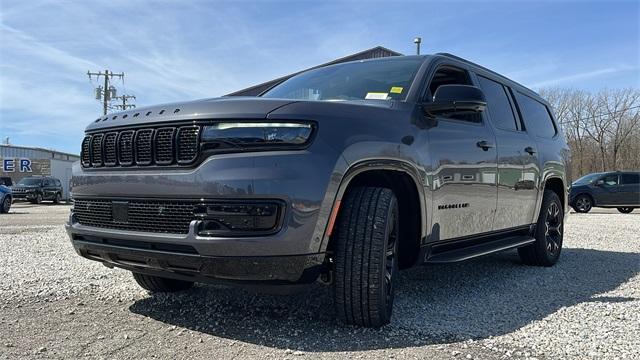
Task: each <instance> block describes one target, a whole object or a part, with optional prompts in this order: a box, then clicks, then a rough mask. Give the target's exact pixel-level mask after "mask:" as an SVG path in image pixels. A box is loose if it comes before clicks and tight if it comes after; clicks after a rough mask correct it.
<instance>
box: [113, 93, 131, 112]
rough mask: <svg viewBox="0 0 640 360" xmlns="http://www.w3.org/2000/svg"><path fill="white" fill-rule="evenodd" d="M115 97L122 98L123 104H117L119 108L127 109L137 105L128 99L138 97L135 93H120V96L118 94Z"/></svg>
mask: <svg viewBox="0 0 640 360" xmlns="http://www.w3.org/2000/svg"><path fill="white" fill-rule="evenodd" d="M114 99H118V100H122V105H116V106H115V107H116V108H117V109H120V110H127V109H133V108H135V107H136V105H135V104H127V101H128V100H129V99H133V100H135V99H136V96H135V95H120V96H116V97H115V98H114Z"/></svg>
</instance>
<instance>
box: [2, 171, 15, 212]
mask: <svg viewBox="0 0 640 360" xmlns="http://www.w3.org/2000/svg"><path fill="white" fill-rule="evenodd" d="M9 180H11V179H9ZM12 201H13V197H12V195H11V188H10V187H9V186H7V185H5V183H4V180H1V181H0V213H8V212H9V209H11V202H12Z"/></svg>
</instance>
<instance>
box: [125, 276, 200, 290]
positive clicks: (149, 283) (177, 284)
mask: <svg viewBox="0 0 640 360" xmlns="http://www.w3.org/2000/svg"><path fill="white" fill-rule="evenodd" d="M132 274H133V278H134V279H135V280H136V282H137V283H138V285H140V286H141V287H142V288H143V289H145V290H149V291H150V292H175V291H183V290H187V289H190V288H191V287H192V286H193V282H191V281H183V280H175V279H169V278H163V277H160V276H153V275H146V274H140V273H135V272H134V273H132Z"/></svg>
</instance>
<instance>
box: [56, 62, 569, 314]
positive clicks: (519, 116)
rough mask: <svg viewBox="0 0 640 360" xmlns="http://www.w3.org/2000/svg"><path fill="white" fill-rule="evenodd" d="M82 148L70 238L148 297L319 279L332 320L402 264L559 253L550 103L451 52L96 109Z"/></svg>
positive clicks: (562, 195)
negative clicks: (243, 89) (250, 91)
mask: <svg viewBox="0 0 640 360" xmlns="http://www.w3.org/2000/svg"><path fill="white" fill-rule="evenodd" d="M81 156H82V159H81V161H80V162H79V163H77V164H76V165H74V168H73V179H72V187H73V194H72V195H73V198H74V199H75V204H74V207H73V209H72V212H71V216H70V219H69V223H68V224H67V226H66V229H67V232H68V234H69V236H70V238H71V241H72V243H73V246H74V248H75V249H76V251H77V253H78V254H80V255H81V256H83V257H85V258H88V259H91V260H95V261H100V262H102V263H103V264H105V265H106V266H108V267H119V268H124V269H127V270H130V271H131V272H132V273H133V276H134V278H135V280H136V281H137V282H138V283H139V284H140V285H141V286H142V287H143V288H145V289H147V290H149V291H152V292H163V291H177V290H185V289H188V288H189V287H191V286H192V284H193V283H194V282H203V283H207V282H214V283H225V284H235V285H242V286H247V287H254V288H263V289H265V288H267V287H269V288H271V289H273V288H272V287H279V289H278V290H282V289H294V288H298V287H299V286H300V285H305V284H311V283H314V282H321V283H324V284H327V285H330V286H332V287H333V294H334V301H335V310H336V313H337V316H338V317H339V318H340V319H341V320H342V321H344V322H346V323H351V324H358V325H362V326H381V325H384V324H386V323H388V322H389V321H390V318H391V311H392V307H393V296H394V284H395V282H396V277H397V274H398V271H399V270H400V269H406V268H409V267H412V266H416V265H421V264H432V263H451V262H457V261H462V260H466V259H470V258H473V257H477V256H481V255H485V254H489V253H493V252H497V251H502V250H507V249H517V250H518V253H519V254H520V257H521V258H522V262H523V263H525V264H528V265H537V266H551V265H553V264H555V263H556V261H557V260H558V257H559V256H560V251H561V248H562V236H563V228H564V227H563V221H564V214H565V213H566V209H567V194H566V189H567V185H568V182H567V178H566V175H565V171H566V163H567V160H568V149H567V145H566V143H565V141H564V139H563V136H562V134H561V133H560V129H559V128H558V125H557V123H556V122H555V120H554V118H553V114H552V112H551V109H550V107H549V104H548V103H547V102H545V101H544V100H543V99H541V98H540V97H539V96H538V95H537V94H536V93H534V92H533V91H531V90H529V89H527V88H525V87H523V86H521V85H519V84H517V83H515V82H513V81H511V80H509V79H507V78H505V77H503V76H501V75H499V74H496V73H495V72H493V71H490V70H488V69H486V68H483V67H481V66H478V65H476V64H473V63H471V62H469V61H466V60H464V59H461V58H459V57H456V56H453V55H450V54H436V55H430V56H401V57H390V58H384V59H374V60H366V61H356V62H350V63H343V64H338V65H333V66H327V67H323V68H319V69H315V70H310V71H307V72H304V73H301V74H299V75H297V76H294V77H292V78H290V79H288V80H286V81H284V82H281V83H280V84H278V85H276V86H274V87H273V88H271V89H269V90H267V91H266V92H264V93H263V94H261V95H260V96H258V97H223V98H214V99H205V100H199V101H192V102H185V103H175V104H167V105H161V106H154V107H149V108H144V109H133V110H129V111H125V112H120V113H115V114H110V115H108V116H104V117H101V118H99V119H97V120H95V121H94V122H93V123H91V124H90V125H89V126H88V127H87V128H86V137H85V138H84V140H83V142H82V153H81ZM452 300H453V299H452Z"/></svg>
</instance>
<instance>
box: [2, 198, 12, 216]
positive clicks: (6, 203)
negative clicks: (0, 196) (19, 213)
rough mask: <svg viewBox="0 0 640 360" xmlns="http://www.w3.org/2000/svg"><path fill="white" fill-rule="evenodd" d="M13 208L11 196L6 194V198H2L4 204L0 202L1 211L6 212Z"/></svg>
mask: <svg viewBox="0 0 640 360" xmlns="http://www.w3.org/2000/svg"><path fill="white" fill-rule="evenodd" d="M10 209H11V198H10V197H9V196H6V197H5V198H4V200H2V204H0V213H3V214H6V213H8V212H9V210H10Z"/></svg>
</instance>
